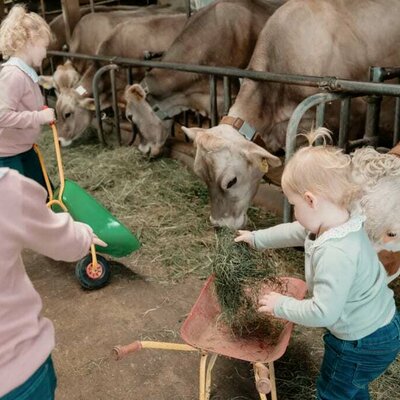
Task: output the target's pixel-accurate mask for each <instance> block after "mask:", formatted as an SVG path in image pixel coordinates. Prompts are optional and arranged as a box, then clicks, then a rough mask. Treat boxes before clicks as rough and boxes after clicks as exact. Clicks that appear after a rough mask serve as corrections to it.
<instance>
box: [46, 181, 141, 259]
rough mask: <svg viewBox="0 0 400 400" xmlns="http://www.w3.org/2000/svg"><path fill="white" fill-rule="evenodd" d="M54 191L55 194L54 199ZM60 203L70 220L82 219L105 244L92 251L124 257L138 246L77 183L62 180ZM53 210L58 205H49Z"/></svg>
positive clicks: (56, 194)
mask: <svg viewBox="0 0 400 400" xmlns="http://www.w3.org/2000/svg"><path fill="white" fill-rule="evenodd" d="M57 196H58V193H55V197H56V198H57ZM62 202H63V203H64V204H65V206H66V207H67V209H68V213H69V214H70V215H71V217H72V218H73V219H74V221H79V222H84V223H85V224H87V225H89V226H90V227H91V228H92V229H93V232H94V233H95V234H96V235H97V236H98V237H99V238H100V239H101V240H103V241H104V242H106V243H107V245H108V246H107V247H99V246H96V251H98V252H99V253H103V254H108V255H110V256H112V257H125V256H127V255H129V254H131V253H132V252H134V251H135V250H137V249H139V247H140V242H139V241H138V239H137V238H136V237H135V236H134V235H133V234H132V233H131V231H130V230H129V229H128V228H127V227H126V226H125V225H124V224H122V222H120V221H118V219H117V218H115V217H114V216H113V215H112V214H111V213H110V212H109V211H108V210H107V209H106V208H104V207H103V206H102V205H101V204H100V203H99V202H97V200H95V199H94V198H93V197H92V196H90V194H89V193H87V192H86V191H85V190H84V189H82V188H81V187H80V186H79V185H78V184H76V183H75V182H73V181H70V180H69V179H65V186H64V192H63V194H62ZM52 209H53V211H55V212H60V211H62V209H61V207H60V206H57V205H53V206H52Z"/></svg>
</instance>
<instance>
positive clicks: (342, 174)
mask: <svg viewBox="0 0 400 400" xmlns="http://www.w3.org/2000/svg"><path fill="white" fill-rule="evenodd" d="M304 136H306V138H307V139H308V142H309V146H306V147H302V148H301V149H299V150H297V151H296V153H295V154H294V155H293V157H292V158H291V159H290V160H289V161H288V163H287V164H286V166H285V169H284V171H283V175H282V189H283V191H284V192H285V193H287V192H291V193H294V194H299V195H303V194H304V193H305V192H307V191H310V192H311V193H313V194H315V195H319V196H322V197H324V198H325V199H327V200H329V201H331V202H332V203H334V204H336V205H337V206H339V207H343V208H346V209H350V208H351V205H352V202H353V201H354V200H355V199H356V198H357V197H358V196H359V194H360V189H359V187H358V185H357V184H356V183H355V182H354V181H353V180H352V177H351V158H350V156H349V155H347V154H344V153H343V150H342V149H339V148H337V147H335V146H331V145H328V144H327V143H326V140H327V139H329V140H331V132H330V131H329V130H328V129H326V128H318V129H316V130H315V131H311V132H310V133H308V134H306V135H304ZM318 139H320V140H323V144H322V145H320V146H313V144H314V143H315V142H316V140H318Z"/></svg>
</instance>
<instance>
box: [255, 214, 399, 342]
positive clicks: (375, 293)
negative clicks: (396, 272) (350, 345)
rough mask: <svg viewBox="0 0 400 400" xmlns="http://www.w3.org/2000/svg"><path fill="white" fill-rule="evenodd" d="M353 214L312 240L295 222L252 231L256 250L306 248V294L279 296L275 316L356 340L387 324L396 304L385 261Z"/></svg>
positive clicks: (357, 216)
mask: <svg viewBox="0 0 400 400" xmlns="http://www.w3.org/2000/svg"><path fill="white" fill-rule="evenodd" d="M363 221H364V218H363V217H361V216H359V215H355V216H352V217H351V218H350V219H349V220H348V221H347V222H346V223H344V224H343V225H340V226H338V227H335V228H332V229H330V230H328V231H326V232H324V233H323V234H322V235H321V236H319V237H318V238H317V239H316V240H312V239H311V238H310V233H309V232H307V231H306V230H305V228H304V227H302V226H301V225H300V224H299V223H298V222H293V223H289V224H281V225H277V226H275V227H272V228H269V229H264V230H259V231H254V232H253V235H254V246H255V248H256V249H259V250H261V249H268V248H278V247H293V246H304V248H305V278H306V282H307V286H308V291H309V294H310V296H312V297H310V298H308V299H306V300H296V299H294V298H292V297H288V296H284V297H282V298H281V299H280V300H279V301H278V303H277V304H276V306H275V308H274V314H275V315H276V316H277V317H280V318H284V319H287V320H289V321H293V322H295V323H298V324H302V325H305V326H312V327H325V328H327V329H328V330H329V331H330V332H331V333H332V334H333V335H335V336H336V337H338V338H339V339H343V340H358V339H361V338H363V337H365V336H368V335H369V334H371V333H373V332H375V331H376V330H377V329H379V328H381V327H382V326H385V325H387V324H388V323H389V322H390V320H391V319H392V318H393V316H394V314H395V311H396V306H395V302H394V298H393V291H392V290H391V289H389V287H388V286H387V282H386V279H387V276H386V271H385V269H384V267H383V265H382V264H381V263H380V261H379V259H378V256H377V254H376V252H375V250H374V249H373V247H372V245H371V243H370V241H369V239H368V236H367V234H366V232H365V231H364V229H363Z"/></svg>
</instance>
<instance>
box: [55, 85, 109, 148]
mask: <svg viewBox="0 0 400 400" xmlns="http://www.w3.org/2000/svg"><path fill="white" fill-rule="evenodd" d="M102 97H105V95H102V96H100V103H101V108H102V109H104V108H107V107H109V106H110V105H111V103H110V102H109V101H106V100H105V99H102ZM102 100H103V101H102ZM94 110H95V102H94V99H93V98H91V97H82V95H81V94H80V93H79V92H78V91H77V90H76V89H68V90H63V91H62V92H61V93H60V94H59V96H58V98H57V103H56V112H57V125H58V128H59V134H60V141H61V144H62V145H63V146H68V145H69V144H71V142H72V141H73V140H75V139H78V138H79V137H80V136H81V135H82V134H83V132H84V131H85V130H86V129H87V128H88V127H89V126H90V125H91V123H92V120H93V117H94Z"/></svg>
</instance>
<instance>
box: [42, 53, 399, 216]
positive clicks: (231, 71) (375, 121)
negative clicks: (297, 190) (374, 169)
mask: <svg viewBox="0 0 400 400" xmlns="http://www.w3.org/2000/svg"><path fill="white" fill-rule="evenodd" d="M48 54H49V55H50V56H61V57H64V58H65V57H68V58H78V59H83V60H92V61H97V62H101V63H108V64H107V65H105V66H103V67H101V68H100V69H99V70H98V71H97V72H96V74H95V77H94V79H93V93H94V95H95V101H96V116H97V120H98V124H99V140H100V141H101V143H103V144H105V139H104V134H103V128H102V121H101V112H100V101H99V93H98V82H99V81H100V78H101V76H102V75H103V74H104V73H106V72H107V71H109V73H110V78H111V86H112V99H113V110H114V123H115V126H116V132H117V137H118V140H119V142H120V143H121V134H120V128H119V112H118V104H117V103H118V102H117V98H116V85H115V71H116V70H117V69H119V68H128V71H127V74H128V77H130V78H128V81H131V77H132V73H131V68H132V67H147V68H161V69H171V70H177V71H182V72H189V73H198V74H204V75H209V79H210V120H211V126H214V125H216V124H217V123H218V115H217V101H216V92H217V83H216V79H217V77H219V78H223V88H224V110H223V112H224V113H227V112H228V110H229V108H230V106H231V92H230V79H231V78H248V79H252V80H256V81H264V82H273V83H281V84H288V85H300V86H308V87H315V88H318V89H320V90H321V91H323V92H325V93H317V94H315V95H312V96H310V97H308V98H306V99H304V100H303V101H302V102H301V103H300V104H299V105H298V106H297V108H296V109H295V111H294V112H293V114H292V116H291V118H290V120H289V124H288V127H287V133H286V147H285V160H286V161H287V160H288V159H289V158H290V157H291V156H292V155H293V153H294V151H295V145H296V135H297V131H298V127H299V124H300V122H301V119H302V118H303V116H304V114H305V113H306V112H307V111H308V110H310V109H311V108H313V107H317V109H316V114H315V115H316V127H320V126H322V125H323V123H324V115H325V105H326V103H327V102H332V101H340V102H341V104H340V123H339V138H338V145H339V146H340V147H342V148H344V147H345V146H346V144H347V146H348V148H352V147H356V146H358V145H365V144H372V145H373V144H375V143H376V139H377V135H376V132H378V125H379V113H380V105H381V101H382V96H395V97H396V106H395V117H394V134H393V144H396V143H397V142H398V141H399V138H400V85H398V84H388V83H384V81H385V80H388V79H393V78H396V77H397V78H400V68H380V67H371V69H370V80H371V81H372V82H359V81H352V80H348V79H339V78H336V77H331V76H327V77H318V76H308V75H293V74H281V73H271V72H262V71H252V70H242V69H239V68H232V67H210V66H203V65H194V64H180V63H171V62H163V61H154V60H146V61H144V60H134V59H129V58H123V57H106V56H88V55H85V54H77V53H67V52H61V51H49V52H48ZM129 83H131V82H129ZM361 96H368V97H367V103H368V105H367V114H366V129H365V135H364V137H363V138H362V139H359V140H355V141H352V142H348V138H347V137H348V132H349V120H350V105H351V99H352V98H355V97H361ZM290 220H291V208H290V205H289V203H288V202H287V200H285V203H284V221H286V222H287V221H290Z"/></svg>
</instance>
